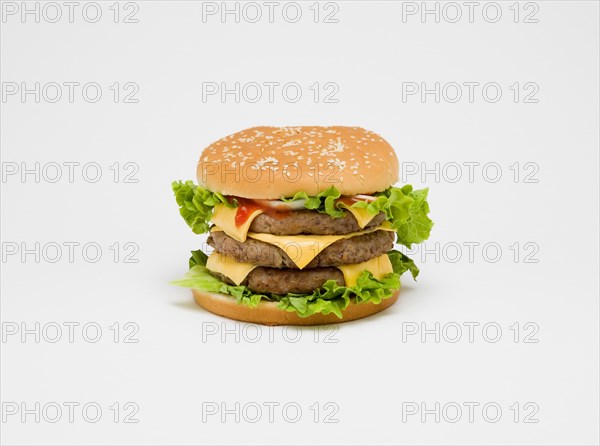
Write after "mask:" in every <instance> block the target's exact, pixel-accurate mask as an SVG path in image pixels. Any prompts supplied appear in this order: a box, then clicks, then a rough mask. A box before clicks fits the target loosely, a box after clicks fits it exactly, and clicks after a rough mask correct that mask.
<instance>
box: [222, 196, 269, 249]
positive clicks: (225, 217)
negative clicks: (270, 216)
mask: <svg viewBox="0 0 600 446" xmlns="http://www.w3.org/2000/svg"><path fill="white" fill-rule="evenodd" d="M236 213H237V208H236V207H235V208H230V207H228V206H225V205H224V204H217V205H216V206H215V213H214V214H213V216H212V218H211V221H212V222H213V223H214V224H216V225H217V226H218V227H219V228H220V229H221V230H222V231H225V234H227V235H228V236H229V237H231V238H234V239H236V240H237V241H238V242H242V243H243V242H245V241H246V236H247V234H248V229H249V228H250V225H251V224H252V220H254V219H255V218H256V217H257V216H258V215H259V214H262V210H260V209H256V210H255V211H253V212H252V213H251V214H250V215H249V216H248V218H247V219H246V221H245V222H244V224H243V225H241V226H236V224H235V214H236Z"/></svg>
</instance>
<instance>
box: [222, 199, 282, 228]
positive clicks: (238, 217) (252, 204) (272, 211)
mask: <svg viewBox="0 0 600 446" xmlns="http://www.w3.org/2000/svg"><path fill="white" fill-rule="evenodd" d="M229 198H231V199H233V200H235V201H237V212H236V214H235V225H236V226H242V225H243V224H244V223H246V221H248V218H249V217H250V215H252V213H253V212H255V211H257V210H259V209H260V210H261V211H263V213H265V214H268V215H270V216H272V217H276V218H283V217H285V216H287V215H288V214H289V213H290V212H291V211H289V210H279V209H276V208H272V207H269V206H264V205H262V204H260V203H257V202H256V201H254V200H251V199H249V198H242V197H229Z"/></svg>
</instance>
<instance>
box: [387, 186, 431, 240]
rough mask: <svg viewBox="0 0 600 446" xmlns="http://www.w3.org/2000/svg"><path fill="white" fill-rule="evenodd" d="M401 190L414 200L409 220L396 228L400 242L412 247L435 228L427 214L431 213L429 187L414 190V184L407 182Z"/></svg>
mask: <svg viewBox="0 0 600 446" xmlns="http://www.w3.org/2000/svg"><path fill="white" fill-rule="evenodd" d="M401 190H402V193H403V194H404V195H406V196H408V197H410V198H412V200H413V201H412V204H411V205H410V208H409V218H408V220H406V221H404V222H402V223H400V224H399V225H398V226H397V227H394V229H396V233H397V234H398V243H401V244H403V245H404V246H406V247H407V248H409V249H410V248H411V246H412V244H413V243H421V242H423V241H425V240H427V239H428V238H429V234H430V233H431V228H433V221H431V219H430V218H429V217H428V216H427V214H429V203H427V194H428V192H429V188H425V189H419V190H413V188H412V186H411V185H410V184H407V185H406V186H404V187H403V188H402V189H401ZM392 224H393V222H392Z"/></svg>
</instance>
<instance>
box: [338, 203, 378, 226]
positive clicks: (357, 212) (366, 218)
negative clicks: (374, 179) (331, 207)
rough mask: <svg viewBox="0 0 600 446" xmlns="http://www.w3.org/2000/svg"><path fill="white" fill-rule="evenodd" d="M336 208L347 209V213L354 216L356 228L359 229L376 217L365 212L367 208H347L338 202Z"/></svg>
mask: <svg viewBox="0 0 600 446" xmlns="http://www.w3.org/2000/svg"><path fill="white" fill-rule="evenodd" d="M338 206H339V207H341V208H344V209H347V210H348V211H349V212H351V213H352V215H354V218H356V221H357V222H358V226H360V227H361V228H364V227H365V226H367V225H368V224H369V222H370V221H371V220H373V218H375V215H377V214H370V213H369V211H367V208H353V207H350V206H348V205H347V204H346V203H342V202H338Z"/></svg>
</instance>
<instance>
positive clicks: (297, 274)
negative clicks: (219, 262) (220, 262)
mask: <svg viewBox="0 0 600 446" xmlns="http://www.w3.org/2000/svg"><path fill="white" fill-rule="evenodd" d="M211 274H213V275H215V276H216V277H218V278H220V279H221V280H223V281H224V282H226V283H229V284H230V285H235V284H234V283H233V281H232V280H231V279H229V277H227V276H225V275H223V274H220V273H215V272H211ZM328 280H335V281H336V282H337V284H338V285H344V284H345V282H344V275H343V274H342V272H341V271H340V270H339V269H337V268H334V267H328V268H312V269H303V270H298V269H288V268H284V269H277V268H266V267H263V266H259V267H258V268H254V269H253V270H252V271H250V273H249V274H248V276H247V277H246V279H245V280H244V281H243V282H242V285H246V286H247V287H248V288H250V289H251V290H252V291H254V292H255V293H275V294H287V293H304V294H308V293H312V292H313V291H314V290H316V289H317V288H321V287H322V286H323V284H324V283H325V282H327V281H328Z"/></svg>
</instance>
